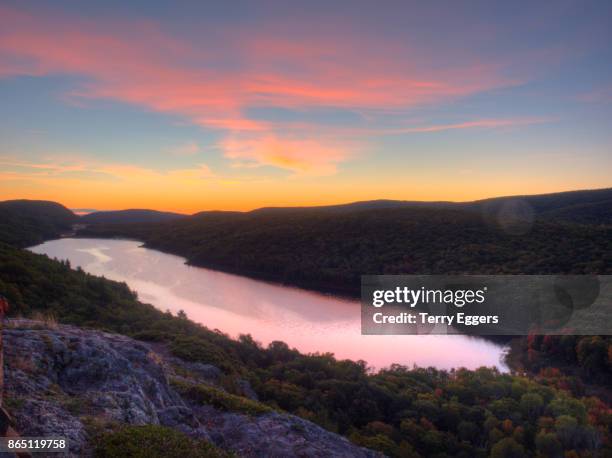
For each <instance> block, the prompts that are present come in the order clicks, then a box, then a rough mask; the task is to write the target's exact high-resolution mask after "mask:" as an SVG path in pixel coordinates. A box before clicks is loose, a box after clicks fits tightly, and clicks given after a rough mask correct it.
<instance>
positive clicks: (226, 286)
mask: <svg viewBox="0 0 612 458" xmlns="http://www.w3.org/2000/svg"><path fill="white" fill-rule="evenodd" d="M30 250H31V251H33V252H34V253H40V254H46V255H48V256H49V257H52V258H57V259H68V260H69V261H70V263H71V264H72V267H73V268H76V267H77V266H80V267H81V268H82V269H83V270H85V271H86V272H89V273H91V274H94V275H101V276H104V277H106V278H109V279H111V280H117V281H122V282H125V283H127V284H128V285H129V287H130V288H131V289H132V290H134V291H136V293H138V297H139V299H140V300H141V301H143V302H148V303H150V304H152V305H154V306H155V307H157V308H158V309H160V310H163V311H165V310H170V311H171V312H173V313H174V314H176V313H177V312H178V311H179V310H184V311H185V313H186V314H187V316H188V317H189V318H190V319H192V320H194V321H196V322H198V323H201V324H203V325H205V326H207V327H208V328H210V329H218V330H220V331H222V332H224V333H226V334H229V335H230V336H232V337H237V336H238V335H240V334H251V335H252V336H253V338H254V339H255V340H257V341H259V342H261V343H262V344H264V345H267V344H268V343H270V342H272V341H274V340H281V341H284V342H286V343H287V344H288V345H289V346H290V347H294V348H297V349H298V350H300V351H301V352H304V353H313V352H321V353H325V352H331V353H334V354H335V355H336V357H337V358H340V359H352V360H359V359H362V360H365V361H367V363H368V365H369V366H371V367H373V368H376V369H380V368H383V367H387V366H389V365H391V364H393V363H398V364H403V365H407V366H412V365H413V364H416V365H418V366H425V367H427V366H435V367H437V368H440V369H450V368H453V367H466V368H469V369H474V368H477V367H480V366H497V367H498V368H500V370H504V371H505V370H506V367H505V365H504V364H503V363H502V362H501V358H502V356H503V352H504V347H503V346H501V345H497V344H495V343H492V342H490V341H487V340H483V339H482V338H478V337H468V336H462V335H410V336H404V335H398V336H395V335H371V336H364V335H361V323H360V304H359V301H356V300H349V299H345V298H339V297H335V296H331V295H325V294H321V293H317V292H312V291H306V290H303V289H299V288H294V287H288V286H283V285H278V284H273V283H268V282H264V281H259V280H253V279H250V278H246V277H242V276H239V275H233V274H228V273H224V272H219V271H215V270H211V269H205V268H201V267H192V266H188V265H186V264H185V259H184V258H181V257H179V256H174V255H171V254H166V253H162V252H159V251H155V250H151V249H148V248H144V247H142V246H141V242H137V241H133V240H108V239H80V238H79V239H77V238H74V239H73V238H65V239H59V240H52V241H48V242H45V243H43V244H41V245H38V246H35V247H32V248H30Z"/></svg>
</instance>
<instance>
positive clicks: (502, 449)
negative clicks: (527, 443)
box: [491, 437, 525, 458]
mask: <svg viewBox="0 0 612 458" xmlns="http://www.w3.org/2000/svg"><path fill="white" fill-rule="evenodd" d="M524 456H525V449H524V448H523V446H522V445H521V444H519V443H517V442H516V441H515V440H514V439H512V438H511V437H506V438H505V439H502V440H500V441H499V442H498V443H497V444H495V445H494V446H493V448H491V458H523V457H524Z"/></svg>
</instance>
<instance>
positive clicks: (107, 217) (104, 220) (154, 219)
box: [79, 209, 187, 224]
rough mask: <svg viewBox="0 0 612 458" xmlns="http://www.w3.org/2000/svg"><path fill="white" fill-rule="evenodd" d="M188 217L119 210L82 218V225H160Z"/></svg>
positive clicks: (151, 211) (166, 213)
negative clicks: (163, 222) (160, 223)
mask: <svg viewBox="0 0 612 458" xmlns="http://www.w3.org/2000/svg"><path fill="white" fill-rule="evenodd" d="M186 216H187V215H182V214H180V213H171V212H160V211H156V210H142V209H133V210H117V211H98V212H93V213H89V214H87V215H83V216H81V218H80V219H79V222H80V223H82V224H127V223H159V222H162V221H172V220H176V219H180V218H185V217H186Z"/></svg>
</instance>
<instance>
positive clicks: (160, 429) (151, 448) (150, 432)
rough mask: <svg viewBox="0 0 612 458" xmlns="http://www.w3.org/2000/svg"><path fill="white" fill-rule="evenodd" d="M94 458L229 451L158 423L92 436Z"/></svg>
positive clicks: (207, 455) (169, 457) (224, 457)
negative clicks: (93, 437)
mask: <svg viewBox="0 0 612 458" xmlns="http://www.w3.org/2000/svg"><path fill="white" fill-rule="evenodd" d="M94 440H95V444H94V446H95V448H94V456H95V457H96V458H116V457H122V458H184V457H193V458H229V457H232V456H233V455H232V454H229V453H227V452H225V451H224V450H221V449H220V448H218V447H216V446H214V445H213V444H211V443H209V442H206V441H204V440H197V439H192V438H190V437H189V436H187V435H186V434H184V433H182V432H180V431H176V430H174V429H172V428H167V427H164V426H158V425H144V426H123V427H118V428H116V429H114V430H112V431H110V432H106V433H103V434H101V435H100V436H98V437H96V438H95V439H94Z"/></svg>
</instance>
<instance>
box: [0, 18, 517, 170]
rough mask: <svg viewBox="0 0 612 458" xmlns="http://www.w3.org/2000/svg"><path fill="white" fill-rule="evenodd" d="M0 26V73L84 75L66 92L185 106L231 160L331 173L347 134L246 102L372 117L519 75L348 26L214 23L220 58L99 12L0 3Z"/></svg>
mask: <svg viewBox="0 0 612 458" xmlns="http://www.w3.org/2000/svg"><path fill="white" fill-rule="evenodd" d="M0 27H1V28H2V36H1V38H0V76H11V75H34V76H39V75H48V74H75V75H81V76H84V77H86V79H87V81H86V82H85V83H81V84H80V85H79V86H76V87H74V88H73V89H72V91H71V92H70V96H71V97H73V98H78V99H89V98H91V99H95V98H108V99H115V100H120V101H123V102H128V103H132V104H136V105H139V106H142V107H144V108H146V109H149V110H153V111H157V112H164V113H172V114H177V115H180V116H183V117H185V118H186V119H188V120H190V121H191V122H193V123H195V124H197V125H200V126H202V127H203V128H207V129H216V130H219V131H221V132H223V133H224V135H225V138H224V139H223V140H222V141H221V142H220V145H221V146H222V148H223V153H224V155H225V156H226V157H227V158H228V159H230V160H231V161H233V162H236V161H246V162H247V163H250V164H259V165H270V166H275V167H279V168H283V169H287V170H290V171H292V172H293V173H307V174H315V175H316V174H321V175H326V174H330V173H333V172H334V171H335V170H336V167H337V165H338V164H339V163H341V162H343V161H346V160H347V159H348V158H350V157H351V156H352V151H351V147H350V142H346V141H344V142H343V141H342V139H341V138H339V137H338V136H337V135H336V136H335V138H334V136H333V135H331V136H330V135H321V133H320V132H324V131H326V130H327V131H329V130H330V128H329V127H327V128H325V127H321V126H315V125H310V126H307V128H298V127H295V126H293V127H291V126H287V125H284V124H283V122H275V123H270V122H265V121H261V120H259V119H255V118H253V117H251V116H249V115H247V113H248V109H249V108H253V107H282V108H287V109H301V110H307V109H313V108H334V109H343V110H352V111H354V112H356V113H358V112H364V111H367V112H369V113H370V116H374V117H376V115H375V114H374V113H376V111H377V110H389V109H401V110H407V109H410V108H415V107H418V106H422V105H423V104H432V103H441V102H445V101H449V100H454V99H456V98H459V97H465V96H469V95H472V94H476V93H479V92H483V91H488V90H491V89H495V88H500V87H504V86H509V85H513V84H516V83H517V81H515V80H512V79H509V78H508V77H505V76H503V72H502V71H501V70H502V68H501V65H500V64H499V63H495V62H484V61H479V60H478V59H476V58H474V57H473V56H472V57H471V58H470V59H467V58H466V59H465V60H464V61H463V62H460V63H456V64H454V65H446V66H444V67H440V66H438V65H433V64H432V63H431V62H428V61H427V59H424V58H422V56H423V55H426V53H425V52H423V50H419V52H416V51H415V50H413V49H411V48H410V47H408V46H404V47H399V48H398V47H397V45H395V44H393V43H389V42H385V41H384V40H382V39H380V38H375V37H370V38H371V39H370V40H369V41H368V43H369V44H367V45H364V44H363V43H364V41H363V40H361V39H360V36H359V34H358V33H353V32H351V31H345V33H343V35H342V37H339V36H334V35H332V34H328V35H325V34H323V35H321V36H317V37H313V36H312V34H309V35H301V34H300V33H297V32H296V33H295V35H294V36H292V38H290V39H287V37H282V38H283V39H282V40H281V39H279V37H278V36H275V35H274V33H273V32H270V33H268V34H266V32H262V31H261V30H250V29H245V30H240V29H238V30H233V31H232V33H231V34H229V32H227V33H223V32H219V31H216V32H217V34H218V35H220V36H221V39H222V40H223V42H224V47H223V51H224V56H223V59H222V58H221V56H220V55H219V52H218V51H217V50H216V49H215V46H214V44H211V45H209V46H207V45H204V46H201V47H196V46H194V45H193V44H192V43H191V42H190V41H188V40H181V39H179V38H176V37H174V36H171V35H169V34H167V33H165V32H164V31H163V30H162V29H161V28H160V26H159V25H157V24H155V23H151V22H131V23H126V22H122V21H115V22H109V21H104V22H102V23H99V22H97V21H92V20H88V19H83V18H80V17H76V16H61V15H57V14H45V13H42V12H41V13H31V12H26V11H22V10H18V9H13V8H10V7H2V6H0ZM262 30H263V29H262ZM389 49H392V51H393V52H388V50H389ZM381 50H386V51H387V52H381ZM397 55H402V56H407V57H405V58H403V59H397V58H396V57H395V56H397ZM227 62H229V64H228V63H227ZM508 123H512V121H508ZM502 125H509V124H504V121H499V120H498V121H495V120H484V121H471V122H464V123H457V124H449V125H443V126H435V125H434V126H427V127H408V128H403V129H400V130H401V131H402V132H404V133H410V132H415V133H417V132H438V131H443V130H451V129H463V128H475V127H480V128H498V127H500V126H502ZM513 125H518V123H513ZM288 127H290V128H291V134H290V135H288V134H287V128H288ZM373 130H376V129H373ZM378 131H379V132H384V129H382V130H381V129H378ZM396 131H398V130H397V129H396V130H394V129H389V130H388V133H390V134H393V133H396ZM363 132H365V133H367V132H368V128H367V127H364V128H363ZM336 134H342V129H338V130H337V131H336ZM330 139H331V140H330ZM198 151H199V148H198V145H196V144H195V143H186V144H185V145H181V146H179V147H178V148H177V149H176V151H174V153H175V154H178V155H194V154H196V153H197V152H198Z"/></svg>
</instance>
